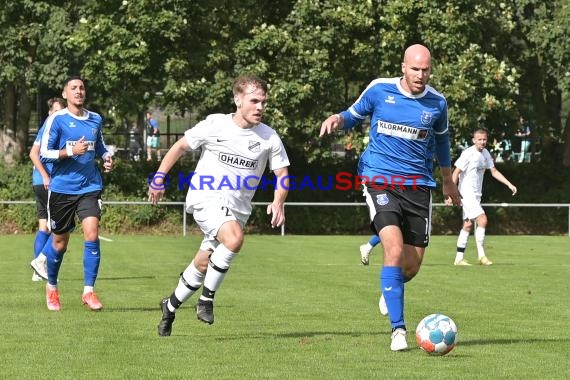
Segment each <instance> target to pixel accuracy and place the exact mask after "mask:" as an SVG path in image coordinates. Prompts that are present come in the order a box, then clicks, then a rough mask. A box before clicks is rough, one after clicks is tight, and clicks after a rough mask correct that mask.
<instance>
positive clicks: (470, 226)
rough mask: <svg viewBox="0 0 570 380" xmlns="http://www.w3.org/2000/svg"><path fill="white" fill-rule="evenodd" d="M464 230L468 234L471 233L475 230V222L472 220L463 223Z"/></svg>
mask: <svg viewBox="0 0 570 380" xmlns="http://www.w3.org/2000/svg"><path fill="white" fill-rule="evenodd" d="M463 229H464V230H465V231H467V232H471V230H472V229H473V222H472V221H471V220H470V219H467V220H464V221H463Z"/></svg>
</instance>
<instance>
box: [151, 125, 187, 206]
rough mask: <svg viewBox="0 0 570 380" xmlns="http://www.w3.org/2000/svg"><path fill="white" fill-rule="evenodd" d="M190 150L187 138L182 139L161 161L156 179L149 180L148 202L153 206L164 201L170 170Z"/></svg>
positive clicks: (155, 174)
mask: <svg viewBox="0 0 570 380" xmlns="http://www.w3.org/2000/svg"><path fill="white" fill-rule="evenodd" d="M189 149H190V146H189V145H188V142H187V141H186V137H184V136H183V137H181V138H180V139H179V140H178V141H177V142H175V143H174V145H172V147H171V148H170V149H169V150H168V152H167V153H166V155H165V156H164V158H163V159H162V161H160V166H159V168H158V170H157V171H156V172H155V173H154V177H153V178H152V179H151V180H149V188H148V201H149V202H151V203H152V204H157V203H158V202H159V201H160V200H162V198H163V196H164V191H165V190H166V185H165V183H164V179H165V176H166V175H167V174H168V172H169V171H170V169H172V167H173V166H174V164H175V163H176V162H177V161H178V159H179V158H180V157H182V155H184V153H186V152H187V151H188V150H189Z"/></svg>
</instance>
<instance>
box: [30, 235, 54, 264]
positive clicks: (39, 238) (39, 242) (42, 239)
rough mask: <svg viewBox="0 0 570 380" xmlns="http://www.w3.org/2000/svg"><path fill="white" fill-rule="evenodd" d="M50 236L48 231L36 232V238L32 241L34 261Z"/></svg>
mask: <svg viewBox="0 0 570 380" xmlns="http://www.w3.org/2000/svg"><path fill="white" fill-rule="evenodd" d="M50 235H51V234H50V232H48V231H40V230H38V232H36V238H35V239H34V259H35V258H36V257H38V255H39V254H40V253H41V252H42V249H43V247H44V245H46V242H47V240H48V238H49V236H50Z"/></svg>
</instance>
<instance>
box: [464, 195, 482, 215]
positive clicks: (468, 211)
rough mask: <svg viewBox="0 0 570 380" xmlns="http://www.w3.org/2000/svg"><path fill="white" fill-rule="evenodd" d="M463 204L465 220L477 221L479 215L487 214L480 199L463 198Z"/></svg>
mask: <svg viewBox="0 0 570 380" xmlns="http://www.w3.org/2000/svg"><path fill="white" fill-rule="evenodd" d="M461 203H462V204H463V220H467V219H470V220H473V219H477V217H478V216H479V215H482V214H484V213H485V211H483V207H481V198H480V197H476V198H474V197H468V198H463V199H461Z"/></svg>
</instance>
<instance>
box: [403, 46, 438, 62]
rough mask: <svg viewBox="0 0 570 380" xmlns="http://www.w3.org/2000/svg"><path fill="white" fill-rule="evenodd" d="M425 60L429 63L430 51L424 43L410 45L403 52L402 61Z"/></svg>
mask: <svg viewBox="0 0 570 380" xmlns="http://www.w3.org/2000/svg"><path fill="white" fill-rule="evenodd" d="M420 60H421V61H425V60H427V61H428V62H429V63H430V65H431V53H430V52H429V50H428V48H427V47H425V46H424V45H420V44H415V45H411V46H410V47H408V48H407V49H406V51H405V52H404V63H406V62H413V61H420Z"/></svg>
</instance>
